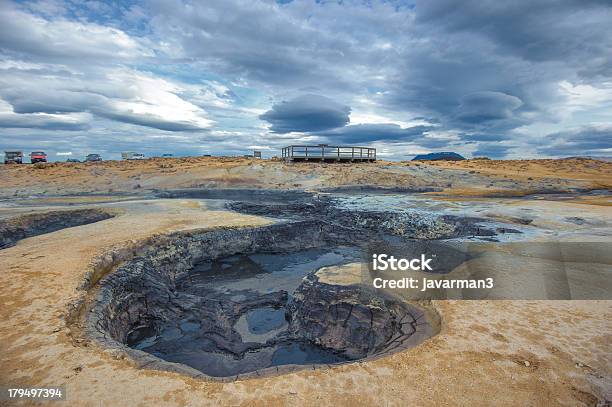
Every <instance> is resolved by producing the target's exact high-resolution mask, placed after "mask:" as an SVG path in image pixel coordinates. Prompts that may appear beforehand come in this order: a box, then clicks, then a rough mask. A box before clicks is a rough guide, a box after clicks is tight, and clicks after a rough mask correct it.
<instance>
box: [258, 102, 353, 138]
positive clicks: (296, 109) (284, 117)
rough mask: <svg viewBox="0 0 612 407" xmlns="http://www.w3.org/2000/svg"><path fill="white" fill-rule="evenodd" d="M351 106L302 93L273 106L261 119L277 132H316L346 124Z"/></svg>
mask: <svg viewBox="0 0 612 407" xmlns="http://www.w3.org/2000/svg"><path fill="white" fill-rule="evenodd" d="M350 113H351V108H350V107H348V106H344V105H341V104H339V103H336V102H334V101H333V100H331V99H329V98H326V97H324V96H319V95H302V96H298V97H296V98H295V99H292V100H290V101H287V102H281V103H279V104H276V105H274V106H272V109H271V110H269V111H267V112H266V113H264V114H262V115H261V116H259V117H260V119H262V120H265V121H267V122H268V123H270V124H271V125H272V126H271V127H270V130H272V131H273V132H275V133H291V132H316V131H320V130H327V129H333V128H336V127H340V126H344V125H345V124H347V123H348V122H349V114H350Z"/></svg>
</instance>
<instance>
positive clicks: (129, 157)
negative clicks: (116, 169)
mask: <svg viewBox="0 0 612 407" xmlns="http://www.w3.org/2000/svg"><path fill="white" fill-rule="evenodd" d="M121 159H122V160H144V159H145V155H144V154H141V153H132V152H126V153H121Z"/></svg>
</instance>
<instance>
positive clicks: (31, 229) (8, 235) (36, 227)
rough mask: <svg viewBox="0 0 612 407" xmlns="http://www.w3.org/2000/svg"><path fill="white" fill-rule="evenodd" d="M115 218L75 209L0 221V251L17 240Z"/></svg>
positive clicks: (102, 213)
mask: <svg viewBox="0 0 612 407" xmlns="http://www.w3.org/2000/svg"><path fill="white" fill-rule="evenodd" d="M113 216H115V213H113V212H110V211H107V210H103V209H76V210H69V211H50V212H43V213H32V214H27V215H21V216H17V217H14V218H9V219H2V220H0V249H5V248H7V247H10V246H13V245H15V243H17V242H18V241H19V240H21V239H25V238H28V237H32V236H38V235H42V234H45V233H51V232H55V231H58V230H61V229H65V228H71V227H74V226H80V225H87V224H89V223H94V222H99V221H101V220H105V219H109V218H112V217H113Z"/></svg>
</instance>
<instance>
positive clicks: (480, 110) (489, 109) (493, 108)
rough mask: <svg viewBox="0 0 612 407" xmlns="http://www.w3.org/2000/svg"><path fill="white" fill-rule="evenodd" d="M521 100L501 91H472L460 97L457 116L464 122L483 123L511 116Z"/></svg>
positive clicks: (520, 103)
mask: <svg viewBox="0 0 612 407" xmlns="http://www.w3.org/2000/svg"><path fill="white" fill-rule="evenodd" d="M522 104H523V102H521V100H520V99H519V98H517V97H514V96H511V95H507V94H505V93H501V92H474V93H470V94H468V95H465V96H463V97H462V98H461V101H460V104H459V107H458V109H457V110H458V112H457V117H458V118H459V120H461V121H463V122H466V123H484V122H489V121H495V120H504V119H510V118H512V116H513V114H514V110H516V109H518V108H519V107H520V106H521V105H522Z"/></svg>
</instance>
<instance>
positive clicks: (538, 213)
mask: <svg viewBox="0 0 612 407" xmlns="http://www.w3.org/2000/svg"><path fill="white" fill-rule="evenodd" d="M0 175H1V177H0V199H1V200H0V270H1V271H2V272H1V273H0V300H1V301H2V304H3V308H2V313H1V319H0V354H1V355H2V357H1V358H0V372H1V373H0V385H2V386H8V385H11V386H33V387H40V386H65V389H66V393H67V400H68V401H69V405H78V406H99V405H104V406H120V405H150V404H156V405H176V406H189V405H207V404H211V405H219V404H221V405H286V404H292V405H293V404H300V405H372V404H376V405H453V406H454V405H470V406H474V405H491V404H496V405H508V406H515V405H536V406H539V405H541V406H548V405H569V406H574V405H584V406H593V405H606V403H610V400H612V357H611V355H612V325H611V322H610V321H612V302H611V301H609V300H604V299H602V298H609V284H610V278H609V276H610V272H612V259H611V255H610V250H608V249H609V247H610V243H611V240H612V212H611V210H610V207H611V204H612V199H611V196H610V186H611V185H612V165H611V164H609V163H606V162H603V161H595V160H581V159H569V160H533V161H486V160H469V161H464V162H456V163H429V164H426V163H414V162H411V163H405V162H402V163H391V162H378V163H375V164H359V165H344V164H325V165H322V164H295V165H286V164H283V163H281V162H277V161H269V160H247V159H229V158H225V159H223V158H186V159H153V160H146V161H142V162H102V163H87V164H85V163H84V164H68V163H57V164H46V165H44V164H41V165H22V166H2V167H0ZM424 241H444V242H451V243H456V244H458V245H460V246H461V247H467V249H466V250H465V252H463V254H464V257H461V261H458V262H457V264H454V263H453V264H452V265H451V266H450V267H449V270H448V271H449V272H451V273H464V272H465V270H466V269H469V270H472V272H473V271H474V270H476V271H477V272H479V271H480V270H484V271H487V272H490V271H492V270H493V271H494V272H495V273H499V274H504V275H510V276H520V275H521V273H529V272H530V271H531V270H533V269H534V268H538V269H548V268H551V267H552V268H554V267H556V266H559V264H561V265H562V267H563V269H564V272H565V273H566V275H567V276H568V280H569V283H568V284H569V289H570V290H571V292H572V293H573V294H574V298H583V297H581V295H582V294H583V293H585V292H589V293H591V294H592V293H593V292H595V294H596V295H594V296H591V297H589V296H588V295H584V299H580V300H571V301H566V300H554V301H552V300H537V299H532V300H490V299H483V300H477V301H470V300H431V301H430V300H416V299H408V298H404V297H403V296H402V293H401V292H372V291H370V290H368V289H366V286H367V284H364V281H366V277H367V276H365V274H367V273H364V268H363V263H364V259H363V253H364V252H365V249H364V248H365V247H366V246H371V245H377V244H397V243H398V242H400V243H401V242H424ZM551 243H554V244H556V245H559V247H561V248H563V247H564V246H563V245H565V244H580V245H583V246H580V247H583V248H584V249H581V250H580V251H579V252H572V251H570V250H564V249H563V250H562V251H563V252H564V259H563V262H562V263H560V262H559V259H555V258H547V257H546V256H542V255H539V254H537V253H535V249H534V247H537V245H540V244H551ZM587 243H588V244H587ZM517 280H518V277H517ZM593 287H595V288H599V289H600V291H597V290H595V291H593ZM530 289H533V287H521V286H520V285H518V284H517V285H515V286H513V287H509V288H508V291H507V294H508V298H517V297H520V295H519V294H524V293H525V292H528V291H529V290H530ZM587 289H588V290H591V291H588V290H587ZM513 290H514V291H513ZM529 294H533V298H538V297H537V293H529ZM593 298H598V299H597V300H596V299H593Z"/></svg>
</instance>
